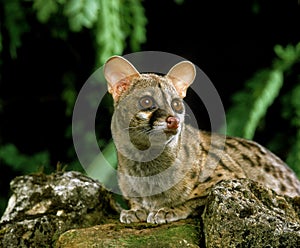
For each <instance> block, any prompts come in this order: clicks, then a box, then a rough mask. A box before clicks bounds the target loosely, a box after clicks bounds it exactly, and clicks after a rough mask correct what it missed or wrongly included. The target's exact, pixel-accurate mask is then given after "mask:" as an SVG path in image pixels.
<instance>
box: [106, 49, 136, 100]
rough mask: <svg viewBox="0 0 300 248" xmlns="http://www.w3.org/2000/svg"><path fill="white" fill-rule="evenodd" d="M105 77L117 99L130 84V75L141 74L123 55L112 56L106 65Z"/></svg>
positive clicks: (110, 91)
mask: <svg viewBox="0 0 300 248" xmlns="http://www.w3.org/2000/svg"><path fill="white" fill-rule="evenodd" d="M103 70H104V77H105V79H106V81H107V87H108V92H109V93H110V94H112V96H113V98H114V100H116V99H117V98H118V97H119V96H120V94H121V93H122V92H123V91H124V90H126V89H127V87H128V86H129V84H130V80H128V79H129V78H128V77H130V76H133V75H140V74H139V72H138V71H137V69H136V68H135V67H134V66H133V65H132V64H131V63H130V62H129V61H128V60H126V59H124V58H123V57H121V56H117V55H115V56H112V57H110V58H109V59H108V60H107V61H106V63H105V65H104V69H103Z"/></svg>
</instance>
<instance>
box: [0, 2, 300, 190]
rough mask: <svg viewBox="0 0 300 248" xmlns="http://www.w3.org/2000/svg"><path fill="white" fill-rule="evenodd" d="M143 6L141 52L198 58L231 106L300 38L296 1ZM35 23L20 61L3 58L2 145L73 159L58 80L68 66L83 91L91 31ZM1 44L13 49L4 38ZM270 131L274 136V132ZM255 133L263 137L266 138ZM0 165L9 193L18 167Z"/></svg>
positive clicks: (4, 187)
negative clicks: (61, 35)
mask: <svg viewBox="0 0 300 248" xmlns="http://www.w3.org/2000/svg"><path fill="white" fill-rule="evenodd" d="M143 5H144V7H145V13H146V17H147V19H148V24H147V41H146V42H145V43H144V44H143V45H142V49H141V50H153V51H164V52H169V53H174V54H177V55H180V56H182V57H184V58H186V59H188V60H190V61H192V62H193V63H195V64H196V65H197V66H198V67H200V68H201V69H202V70H203V71H204V72H205V73H206V75H207V76H208V77H209V78H210V80H211V81H212V82H213V84H214V85H215V87H216V88H217V90H218V92H219V94H220V96H221V98H222V101H223V104H224V107H225V110H226V109H228V108H229V107H230V106H231V98H230V97H231V96H232V94H233V93H235V92H237V91H238V90H240V89H241V88H242V87H243V85H244V82H245V81H246V80H247V79H249V78H250V77H251V76H252V75H253V74H254V72H256V71H257V70H258V69H260V68H264V67H268V66H270V65H271V63H272V60H273V59H274V57H275V53H274V50H273V48H274V46H275V45H276V44H280V45H283V46H286V45H288V44H293V45H295V44H297V43H298V42H299V41H300V29H299V24H300V18H299V17H300V4H299V2H298V1H297V0H281V1H273V0H272V1H271V0H269V1H268V0H264V1H263V0H260V1H259V0H257V1H254V0H252V1H249V0H244V1H240V0H235V1H199V0H186V1H184V2H183V3H182V4H177V3H175V1H173V0H145V1H143ZM0 11H3V10H0ZM12 14H13V13H12ZM0 15H1V12H0ZM0 19H1V17H0ZM30 23H31V29H32V31H31V32H30V33H26V34H24V35H23V37H22V46H21V47H20V48H19V49H18V56H17V59H12V58H11V57H10V54H9V52H8V50H3V51H2V54H1V56H2V61H4V62H5V63H2V64H1V67H0V68H1V74H0V99H1V101H2V111H1V112H0V144H1V143H2V144H6V143H13V144H15V145H16V146H17V148H18V149H19V150H20V152H22V153H24V154H27V155H29V156H30V155H31V154H34V153H36V152H39V151H43V150H48V151H49V152H50V156H51V157H50V158H51V165H52V166H53V168H55V165H56V163H57V162H58V161H60V162H62V163H69V162H70V161H69V160H70V157H69V155H68V154H67V152H66V151H67V150H68V149H69V148H70V147H71V146H72V140H71V139H70V138H66V129H68V128H69V127H70V124H71V118H70V117H66V115H65V107H66V106H65V103H64V102H63V101H62V100H61V92H62V90H63V85H62V84H61V81H60V80H61V78H62V75H63V74H65V73H66V72H72V73H73V74H74V73H75V75H76V76H75V77H74V84H75V87H76V89H77V90H78V91H79V90H80V87H81V86H82V85H83V84H84V83H85V81H86V80H87V78H88V77H89V76H90V75H91V73H92V72H93V70H94V64H95V60H96V58H95V56H96V55H95V51H94V50H93V47H92V46H91V44H92V38H93V37H92V36H91V34H90V32H89V31H88V30H83V31H82V32H80V33H74V34H71V35H70V37H69V39H68V42H64V41H62V40H57V39H54V38H53V37H52V36H51V33H50V31H49V29H48V26H47V24H41V23H39V22H38V21H37V20H36V19H35V18H34V15H32V19H31V20H30ZM2 28H3V27H2ZM4 47H8V44H5V41H4ZM130 52H131V50H130V49H129V48H127V49H126V50H125V51H124V53H125V54H126V53H130ZM283 90H288V86H287V89H283ZM201 111H203V110H199V114H201ZM273 111H274V112H276V110H273ZM273 118H274V119H273V120H272V121H274V123H277V121H276V116H275V117H273ZM200 119H201V117H200ZM201 127H203V128H209V123H208V121H207V120H203V119H202V124H201ZM266 135H269V136H271V135H272V130H268V132H266ZM256 139H257V140H258V141H261V142H262V143H263V142H264V141H265V137H264V138H261V137H259V136H256ZM0 149H1V147H0ZM0 166H1V176H0V180H1V183H0V185H1V191H2V195H8V192H9V181H10V180H11V179H12V178H13V177H15V176H16V175H18V174H20V173H18V172H15V171H13V170H11V169H10V168H8V167H6V166H5V165H4V164H3V163H2V164H1V161H0Z"/></svg>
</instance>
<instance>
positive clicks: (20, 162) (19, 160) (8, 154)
mask: <svg viewBox="0 0 300 248" xmlns="http://www.w3.org/2000/svg"><path fill="white" fill-rule="evenodd" d="M0 162H3V163H5V164H6V165H9V166H10V167H11V168H12V169H13V170H15V171H17V172H19V173H21V174H28V173H33V172H38V171H39V170H40V169H41V168H42V169H43V170H46V171H47V170H48V171H49V165H50V158H49V153H48V152H47V151H43V152H39V153H36V154H34V155H24V154H21V153H20V152H19V151H18V149H17V148H16V146H15V145H13V144H6V145H3V146H1V149H0Z"/></svg>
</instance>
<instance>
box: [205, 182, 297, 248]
mask: <svg viewBox="0 0 300 248" xmlns="http://www.w3.org/2000/svg"><path fill="white" fill-rule="evenodd" d="M297 199H300V198H299V197H296V198H294V199H292V198H289V197H284V196H279V195H277V194H276V193H275V192H274V191H272V190H271V189H266V188H264V187H263V186H261V185H259V184H258V183H255V182H253V181H251V180H248V179H241V180H229V181H223V182H221V183H220V184H218V185H216V186H215V187H214V188H213V189H212V191H211V193H210V196H209V198H208V202H207V205H206V208H205V211H204V213H203V215H202V218H203V223H204V233H205V239H206V247H207V248H210V247H211V248H217V247H253V248H254V247H255V248H257V247H299V244H300V220H299V212H298V211H297V210H296V208H297V206H298V207H299V205H298V201H297Z"/></svg>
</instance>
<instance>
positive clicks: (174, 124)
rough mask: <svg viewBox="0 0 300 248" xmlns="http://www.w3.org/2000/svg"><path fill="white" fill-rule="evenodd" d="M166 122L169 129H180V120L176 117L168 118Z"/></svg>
mask: <svg viewBox="0 0 300 248" xmlns="http://www.w3.org/2000/svg"><path fill="white" fill-rule="evenodd" d="M166 122H167V127H168V128H169V129H177V128H178V127H179V124H180V120H179V118H178V117H175V116H169V117H167V119H166Z"/></svg>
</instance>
